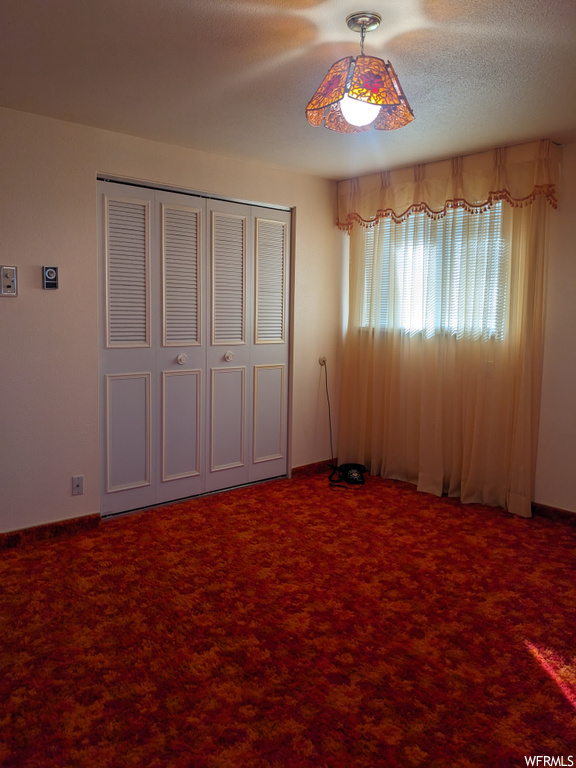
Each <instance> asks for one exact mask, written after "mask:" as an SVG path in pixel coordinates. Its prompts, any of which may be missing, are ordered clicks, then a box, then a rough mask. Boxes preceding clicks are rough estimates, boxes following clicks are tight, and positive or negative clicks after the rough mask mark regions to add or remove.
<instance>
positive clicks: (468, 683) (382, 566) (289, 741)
mask: <svg viewBox="0 0 576 768" xmlns="http://www.w3.org/2000/svg"><path fill="white" fill-rule="evenodd" d="M327 474H328V472H327V471H324V472H323V473H322V474H319V473H316V474H315V473H306V472H300V473H298V474H297V476H296V478H295V479H293V480H279V481H274V482H271V483H266V484H262V485H258V486H254V487H251V488H245V489H240V490H236V491H232V492H229V493H225V494H220V495H217V496H212V497H208V498H204V499H197V500H192V501H189V502H184V503H179V504H176V505H172V506H168V507H164V508H162V509H159V510H150V511H147V512H144V513H141V514H136V515H132V516H126V517H122V518H118V519H115V520H111V521H108V522H105V523H103V524H101V525H100V526H98V527H95V528H93V529H91V530H86V531H76V532H74V533H73V534H71V535H63V536H60V537H59V538H53V539H51V540H49V541H40V542H36V543H28V544H22V545H21V546H18V547H15V548H13V549H7V550H4V551H2V552H1V553H0V563H1V565H0V573H1V575H0V638H1V640H0V642H1V649H0V702H1V708H0V736H1V745H0V765H2V766H4V767H5V768H13V767H15V766H17V767H18V768H96V767H98V768H117V767H118V768H124V767H128V766H134V767H135V768H152V767H154V768H156V767H157V768H270V767H274V768H348V767H350V768H352V767H353V768H377V767H379V766H382V767H384V766H385V767H386V768H394V767H396V766H401V767H402V768H405V767H408V768H409V767H411V766H422V767H423V768H433V767H444V766H457V767H462V768H463V767H464V766H490V767H491V768H493V767H496V768H498V767H499V766H524V765H526V764H527V763H526V760H525V756H537V755H549V756H563V758H564V761H565V763H564V764H569V763H568V757H569V756H570V755H576V633H575V627H576V623H575V620H576V567H575V562H576V527H574V526H571V525H569V524H566V523H563V522H558V521H552V520H549V519H546V518H543V517H535V518H533V519H531V520H522V519H519V518H516V517H512V516H509V515H508V514H506V513H504V512H502V511H500V510H497V509H490V508H485V507H480V506H474V505H472V506H463V505H461V504H459V503H458V502H456V501H452V500H446V499H442V500H441V499H437V498H435V497H432V496H429V495H426V494H419V493H416V492H415V491H414V490H413V489H412V487H411V486H408V485H406V484H401V483H395V482H391V481H384V480H381V479H379V478H372V477H369V478H367V482H366V485H365V486H364V487H362V488H360V489H359V490H357V491H348V492H345V491H340V490H330V488H329V486H328V481H327ZM574 763H575V764H576V758H574ZM542 764H543V763H542V762H540V765H542ZM550 764H551V763H550Z"/></svg>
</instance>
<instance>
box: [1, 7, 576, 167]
mask: <svg viewBox="0 0 576 768" xmlns="http://www.w3.org/2000/svg"><path fill="white" fill-rule="evenodd" d="M358 10H370V11H376V12H377V13H379V14H380V15H381V16H382V24H381V25H380V28H379V29H378V30H376V31H375V32H370V33H368V35H367V39H366V53H367V54H371V55H376V56H379V57H381V58H384V59H387V60H388V59H389V60H390V61H391V62H392V64H393V66H394V68H395V70H396V72H397V74H398V77H399V79H400V82H401V84H402V86H403V89H404V91H405V93H406V96H407V98H408V100H409V102H410V104H411V106H412V109H413V111H414V113H415V116H416V117H415V120H414V122H413V123H411V124H410V125H408V126H406V127H405V128H401V129H399V130H398V131H390V132H381V131H369V132H367V133H364V134H359V135H343V134H336V133H334V132H332V131H328V130H326V129H325V128H313V127H311V126H310V125H309V124H308V122H307V121H306V118H305V115H304V109H305V107H306V104H307V102H308V100H309V98H310V97H311V95H312V94H313V93H314V91H315V90H316V88H317V86H318V85H319V84H320V81H321V80H322V78H323V76H324V75H325V73H326V72H327V70H328V67H329V66H330V64H332V63H333V62H334V61H336V60H337V59H340V58H342V57H343V56H347V55H356V54H357V53H358V52H359V35H358V34H356V33H354V32H351V31H350V30H349V29H348V27H347V26H346V17H347V16H348V15H349V14H350V13H352V12H354V11H358ZM0 105H1V106H5V107H11V108H13V109H18V110H23V111H26V112H33V113H37V114H42V115H48V116H52V117H56V118H60V119H63V120H70V121H73V122H77V123H82V124H86V125H92V126H97V127H100V128H107V129H110V130H113V131H120V132H122V133H126V134H131V135H136V136H142V137H145V138H150V139H156V140H159V141H163V142H168V143H171V144H177V145H181V146H187V147H195V148H197V149H202V150H206V151H209V152H215V153H218V154H221V155H235V156H240V157H244V158H246V159H249V160H255V161H260V162H263V163H267V164H271V165H276V166H283V167H288V168H292V169H295V170H299V171H305V172H308V173H312V174H316V175H320V176H324V177H327V178H332V179H338V178H344V177H347V176H352V175H359V174H365V173H369V172H371V171H375V170H382V169H385V168H394V167H398V166H402V165H407V164H411V163H415V162H421V161H425V160H432V159H437V158H441V157H448V156H451V155H454V154H462V153H467V152H473V151H476V150H480V149H485V148H487V147H491V146H498V145H504V144H509V143H518V142H521V141H525V140H531V139H535V138H545V137H547V138H551V139H554V140H556V141H559V142H565V141H574V140H576V2H574V0H505V1H504V2H503V1H502V0H380V1H377V0H375V1H374V2H372V1H371V0H370V1H369V2H368V3H364V2H362V3H358V2H356V1H353V2H351V1H350V0H325V1H324V2H319V1H318V0H260V2H252V1H251V0H1V2H0Z"/></svg>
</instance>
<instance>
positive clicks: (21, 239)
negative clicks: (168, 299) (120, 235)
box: [0, 109, 576, 531]
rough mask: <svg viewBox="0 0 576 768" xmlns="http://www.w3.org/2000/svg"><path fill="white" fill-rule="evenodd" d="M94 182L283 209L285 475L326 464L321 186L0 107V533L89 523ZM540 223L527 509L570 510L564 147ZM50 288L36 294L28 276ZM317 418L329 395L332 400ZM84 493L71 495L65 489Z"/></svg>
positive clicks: (331, 232)
mask: <svg viewBox="0 0 576 768" xmlns="http://www.w3.org/2000/svg"><path fill="white" fill-rule="evenodd" d="M99 173H108V174H111V175H114V176H124V177H127V178H132V179H142V180H148V181H152V182H157V183H160V184H166V185H170V186H174V187H180V188H184V189H191V190H194V191H200V192H212V193H214V194H219V195H224V196H229V197H232V198H238V199H242V200H250V201H254V202H266V203H272V204H277V205H282V206H290V207H292V206H295V207H296V220H297V234H296V266H295V283H294V289H295V313H294V315H295V327H294V334H293V340H294V366H293V375H294V412H293V420H292V432H293V449H292V466H299V465H302V464H308V463H311V462H315V461H323V460H325V459H326V458H328V457H329V454H330V449H329V442H328V423H327V413H326V403H325V394H324V382H323V378H322V371H321V369H320V367H319V365H318V362H317V360H318V356H319V355H320V354H324V355H326V356H327V357H328V362H329V372H330V376H331V389H332V390H334V387H333V383H334V381H335V379H336V373H337V355H338V348H339V337H340V329H341V327H342V312H341V305H342V282H343V269H342V263H343V262H342V239H341V235H340V233H339V232H338V231H337V230H336V229H335V227H334V226H333V221H334V211H333V205H334V196H335V190H334V186H333V184H332V183H330V182H327V181H324V180H322V179H317V178H314V177H311V176H306V175H302V174H297V173H290V172H287V171H283V170H277V169H274V168H269V167H264V166H256V165H252V164H246V163H244V162H241V161H239V160H235V159H230V158H224V157H218V156H211V155H206V154H203V153H199V152H194V151H190V150H185V149H182V148H177V147H171V146H166V145H162V144H157V143H154V142H148V141H144V140H141V139H137V138H132V137H127V136H123V135H119V134H114V133H110V132H106V131H99V130H94V129H90V128H85V127H82V126H77V125H73V124H70V123H64V122H59V121H56V120H51V119H47V118H41V117H36V116H32V115H27V114H24V113H19V112H13V111H10V110H3V109H0V180H1V182H0V185H1V189H0V264H9V265H12V264H14V265H16V266H17V267H18V270H19V280H20V285H19V296H18V298H16V299H7V298H0V353H1V359H0V531H9V530H15V529H19V528H25V527H28V526H33V525H39V524H42V523H46V522H50V521H55V520H63V519H67V518H71V517H77V516H80V515H85V514H92V513H94V512H98V509H99V498H98V487H99V482H98V477H99V460H98V391H97V390H98V376H97V371H98V345H97V338H98V336H97V330H98V316H97V313H98V295H97V263H98V256H97V248H96V243H97V221H96V176H97V174H99ZM563 178H564V182H563V189H562V190H561V203H560V208H559V210H558V211H557V212H556V213H555V214H554V215H553V227H552V230H553V231H552V238H551V253H550V269H549V291H548V293H549V297H548V323H547V333H546V353H545V370H544V381H543V397H542V418H541V427H540V443H539V453H538V472H537V485H536V501H539V502H540V503H543V504H548V505H551V506H557V507H559V508H561V509H567V510H571V511H574V512H576V396H575V395H574V393H575V392H576V341H575V339H576V301H575V300H574V297H575V296H576V202H575V201H576V145H570V146H569V147H567V148H566V149H565V159H564V177H563ZM43 265H56V266H58V267H59V268H60V286H61V287H60V289H59V290H58V291H54V292H50V291H43V290H42V288H41V269H40V268H41V266H43ZM332 394H333V398H332V406H333V407H332V413H333V415H334V416H335V415H336V402H335V400H336V398H335V393H334V391H333V392H332ZM75 474H83V475H84V477H85V493H84V495H83V496H77V497H72V496H71V476H72V475H75Z"/></svg>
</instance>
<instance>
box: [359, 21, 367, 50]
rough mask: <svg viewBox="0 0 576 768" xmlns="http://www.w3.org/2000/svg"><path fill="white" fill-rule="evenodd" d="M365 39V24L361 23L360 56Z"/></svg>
mask: <svg viewBox="0 0 576 768" xmlns="http://www.w3.org/2000/svg"><path fill="white" fill-rule="evenodd" d="M365 39H366V22H363V23H362V29H361V30H360V56H364V40H365Z"/></svg>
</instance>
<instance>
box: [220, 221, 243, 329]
mask: <svg viewBox="0 0 576 768" xmlns="http://www.w3.org/2000/svg"><path fill="white" fill-rule="evenodd" d="M245 313H246V218H245V217H244V216H237V215H233V214H228V213H219V212H216V211H213V212H212V343H213V344H243V343H244V342H245V337H246V334H245Z"/></svg>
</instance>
